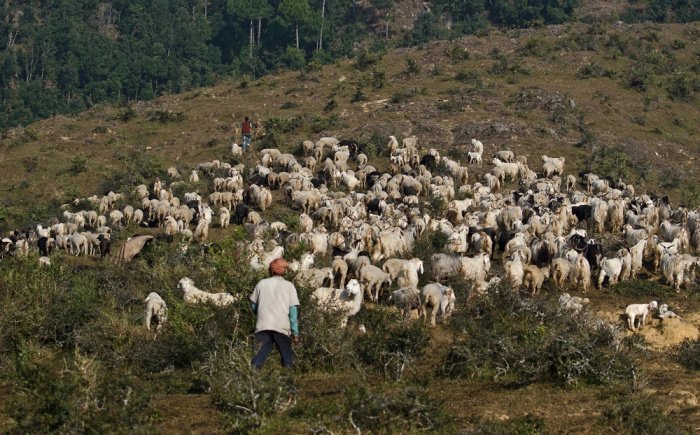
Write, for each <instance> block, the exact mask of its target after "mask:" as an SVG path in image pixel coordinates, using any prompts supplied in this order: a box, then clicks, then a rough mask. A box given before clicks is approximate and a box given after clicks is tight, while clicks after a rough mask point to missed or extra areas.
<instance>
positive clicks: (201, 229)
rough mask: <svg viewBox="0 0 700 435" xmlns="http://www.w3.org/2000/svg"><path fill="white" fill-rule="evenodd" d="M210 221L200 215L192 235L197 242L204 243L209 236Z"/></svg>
mask: <svg viewBox="0 0 700 435" xmlns="http://www.w3.org/2000/svg"><path fill="white" fill-rule="evenodd" d="M210 222H211V221H210V220H208V219H205V218H204V217H202V218H201V219H200V220H199V222H198V223H197V228H195V230H194V237H195V239H197V241H198V242H200V243H204V242H206V241H207V238H209V223H210Z"/></svg>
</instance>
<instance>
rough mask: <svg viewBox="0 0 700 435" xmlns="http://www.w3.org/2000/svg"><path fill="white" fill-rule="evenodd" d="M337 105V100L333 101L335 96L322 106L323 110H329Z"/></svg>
mask: <svg viewBox="0 0 700 435" xmlns="http://www.w3.org/2000/svg"><path fill="white" fill-rule="evenodd" d="M337 107H338V102H337V101H335V98H332V99H331V100H329V101H328V102H327V103H326V105H325V106H324V107H323V111H324V112H330V111H332V110H334V109H336V108H337Z"/></svg>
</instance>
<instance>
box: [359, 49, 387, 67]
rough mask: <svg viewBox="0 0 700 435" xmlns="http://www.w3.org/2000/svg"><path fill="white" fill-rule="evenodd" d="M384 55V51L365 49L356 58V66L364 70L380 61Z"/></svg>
mask: <svg viewBox="0 0 700 435" xmlns="http://www.w3.org/2000/svg"><path fill="white" fill-rule="evenodd" d="M383 55H384V53H382V52H369V51H363V52H362V53H360V54H359V55H358V56H357V59H356V60H355V67H356V68H357V69H359V70H362V71H364V70H366V69H368V68H369V67H371V66H373V65H376V64H377V63H379V61H381V60H382V57H383Z"/></svg>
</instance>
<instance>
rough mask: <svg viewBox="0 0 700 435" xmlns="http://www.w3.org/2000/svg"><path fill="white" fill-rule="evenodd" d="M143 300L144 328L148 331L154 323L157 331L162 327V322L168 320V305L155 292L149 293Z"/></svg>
mask: <svg viewBox="0 0 700 435" xmlns="http://www.w3.org/2000/svg"><path fill="white" fill-rule="evenodd" d="M144 302H145V303H146V315H145V322H144V324H145V325H146V329H147V330H149V331H150V330H151V325H152V324H153V323H155V329H156V333H158V332H160V329H161V328H162V327H163V324H164V323H165V322H166V321H167V320H168V317H167V310H168V306H167V305H166V304H165V301H164V300H163V298H161V297H160V295H159V294H158V293H156V292H151V293H149V294H148V297H147V298H146V299H145V300H144Z"/></svg>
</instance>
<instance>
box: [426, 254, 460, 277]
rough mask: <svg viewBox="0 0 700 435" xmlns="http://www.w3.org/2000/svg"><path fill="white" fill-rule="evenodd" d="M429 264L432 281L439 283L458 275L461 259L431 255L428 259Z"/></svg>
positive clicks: (445, 255)
mask: <svg viewBox="0 0 700 435" xmlns="http://www.w3.org/2000/svg"><path fill="white" fill-rule="evenodd" d="M430 264H431V268H432V272H433V274H432V275H433V279H434V280H435V281H438V282H440V281H444V280H445V279H447V278H450V277H452V276H456V275H457V274H459V270H460V268H461V265H462V257H460V256H459V255H448V254H433V255H432V256H431V257H430Z"/></svg>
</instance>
